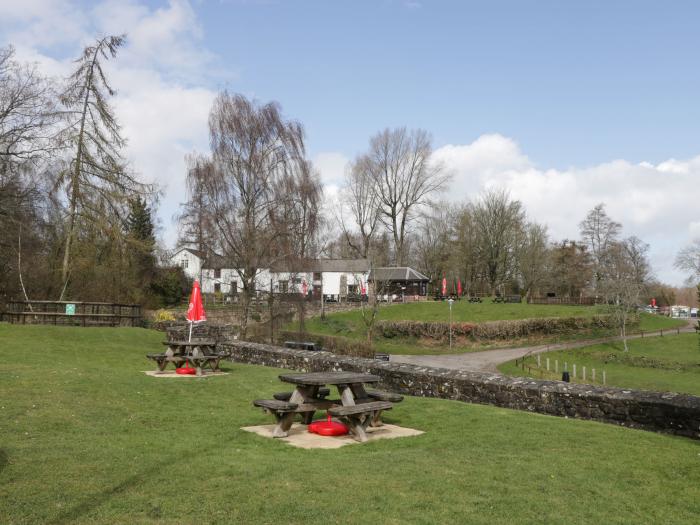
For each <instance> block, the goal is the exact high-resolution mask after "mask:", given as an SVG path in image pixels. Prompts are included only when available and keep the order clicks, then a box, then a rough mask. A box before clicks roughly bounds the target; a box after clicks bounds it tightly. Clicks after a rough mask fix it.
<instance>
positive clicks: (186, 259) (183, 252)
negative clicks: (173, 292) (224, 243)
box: [170, 248, 204, 279]
mask: <svg viewBox="0 0 700 525" xmlns="http://www.w3.org/2000/svg"><path fill="white" fill-rule="evenodd" d="M203 263H204V253H203V252H200V251H199V250H193V249H191V248H179V249H178V250H176V251H175V252H174V253H173V254H172V255H171V256H170V264H171V265H172V266H179V267H180V268H182V270H183V271H184V272H185V275H186V276H187V277H189V278H190V279H199V272H200V271H201V270H202V264H203Z"/></svg>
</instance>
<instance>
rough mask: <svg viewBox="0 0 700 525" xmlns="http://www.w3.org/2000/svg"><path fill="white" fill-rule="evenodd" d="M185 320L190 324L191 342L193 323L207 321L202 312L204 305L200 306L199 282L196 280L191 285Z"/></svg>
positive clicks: (190, 338) (204, 313)
mask: <svg viewBox="0 0 700 525" xmlns="http://www.w3.org/2000/svg"><path fill="white" fill-rule="evenodd" d="M187 320H188V321H189V322H190V337H189V340H190V341H192V325H193V324H194V323H201V322H204V321H206V320H207V314H206V312H205V311H204V304H202V290H201V289H200V287H199V281H197V280H196V279H195V281H194V284H193V285H192V294H191V295H190V305H189V307H188V308H187Z"/></svg>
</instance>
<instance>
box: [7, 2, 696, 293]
mask: <svg viewBox="0 0 700 525" xmlns="http://www.w3.org/2000/svg"><path fill="white" fill-rule="evenodd" d="M699 20H700V2H689V1H688V2H681V1H668V2H650V1H634V2H632V1H613V0H609V1H606V2H602V1H585V2H584V1H579V2H574V1H568V2H567V1H545V0H541V1H525V0H523V1H489V2H486V1H483V2H468V1H465V2H456V1H432V2H430V1H405V0H377V1H374V2H370V1H345V2H341V1H336V2H333V1H274V0H262V1H255V0H219V1H207V0H201V1H197V0H158V1H154V0H153V1H152V0H99V1H94V2H85V1H82V0H25V1H23V2H16V1H14V0H9V1H8V0H0V46H2V45H6V44H13V45H14V46H15V47H16V49H17V56H18V58H19V59H21V60H25V61H31V62H36V63H37V64H38V67H39V68H40V69H41V70H42V71H43V72H45V73H46V74H48V75H51V76H54V77H57V78H61V77H65V76H66V75H67V74H68V73H69V72H70V70H71V68H72V65H71V59H72V58H74V57H75V56H77V55H78V54H79V52H80V49H81V48H82V46H84V45H85V44H86V43H88V42H90V41H91V40H92V39H94V37H95V36H96V35H100V34H109V33H113V34H114V33H123V32H125V33H127V34H128V45H127V46H126V47H125V48H124V49H123V50H121V51H120V53H119V56H118V57H117V59H116V60H114V61H112V62H110V64H109V65H108V71H109V75H110V78H111V79H112V83H113V85H114V87H115V88H116V89H117V91H118V94H117V95H116V97H115V98H114V100H113V103H114V107H115V111H116V113H117V117H118V119H119V121H120V122H121V123H122V125H123V130H124V134H125V136H126V137H127V138H128V140H129V145H128V148H127V151H126V155H127V157H128V159H129V160H130V162H131V164H132V167H133V169H134V170H136V171H137V172H139V173H141V174H142V176H143V177H144V178H145V179H148V180H154V181H156V182H158V183H159V184H160V185H161V187H162V188H163V199H162V201H161V204H160V208H159V212H158V213H159V218H160V223H161V233H162V237H163V239H164V242H165V243H166V244H167V245H169V246H172V245H173V244H174V241H175V239H176V236H177V228H176V226H175V224H174V223H173V222H172V217H173V215H174V214H175V213H176V212H177V208H178V205H179V203H180V202H182V201H183V199H184V180H185V166H184V156H185V154H186V153H188V152H191V151H193V150H195V149H196V150H200V151H205V150H206V149H207V147H208V136H207V116H208V111H209V108H210V107H211V102H212V100H213V98H214V97H215V96H216V93H217V91H219V90H220V89H223V88H226V89H229V90H231V91H235V92H240V93H244V94H246V95H248V96H251V97H256V98H258V99H259V100H261V101H263V102H266V101H269V100H277V101H279V102H280V103H281V105H282V107H283V110H284V112H285V114H286V115H287V116H288V117H291V118H295V119H298V120H300V121H301V122H302V123H303V124H304V125H305V127H306V131H307V147H308V152H309V156H310V157H311V158H312V160H314V162H315V164H316V166H317V168H318V170H319V172H320V174H321V177H322V180H323V182H324V184H325V186H326V192H327V203H328V208H329V209H330V210H332V209H337V208H338V206H336V204H337V198H338V187H339V186H340V185H341V184H342V179H343V173H344V170H345V167H346V165H347V162H348V161H349V160H351V159H352V158H353V157H354V156H355V155H356V154H358V153H360V152H361V151H362V150H363V149H364V148H365V147H366V145H367V142H368V139H369V138H370V136H371V135H372V134H374V133H376V132H377V131H379V130H381V129H383V128H385V127H395V126H402V125H406V126H408V127H420V128H424V129H426V130H428V131H429V132H431V133H432V135H433V138H434V146H435V148H436V151H435V158H436V159H437V160H439V161H440V162H442V163H443V164H444V166H445V169H447V170H448V171H450V173H451V174H452V175H453V180H452V183H451V185H450V188H449V191H448V192H446V193H445V194H444V195H443V196H442V198H445V199H447V200H451V201H454V202H465V201H467V200H471V199H475V198H478V195H479V194H480V192H482V191H483V190H484V189H486V188H490V187H499V188H504V189H506V190H508V191H509V192H510V193H511V195H512V196H513V198H517V199H520V200H521V201H522V202H523V203H524V205H525V208H526V209H527V212H528V215H529V216H530V218H532V219H533V220H537V221H540V222H544V223H546V224H547V225H548V226H549V232H550V236H551V238H552V239H553V240H561V239H564V238H575V237H577V236H578V223H579V222H580V221H581V220H582V219H583V217H584V216H585V214H586V212H587V211H588V210H589V209H591V208H592V207H593V206H595V205H596V204H598V203H599V202H605V203H606V204H607V209H608V212H609V213H610V215H611V216H612V217H613V218H615V219H616V220H618V221H620V222H622V223H623V226H624V234H625V235H632V234H634V235H638V236H639V237H641V238H642V239H644V240H645V241H646V242H648V243H650V245H651V258H652V263H653V266H654V269H655V271H656V273H657V275H658V276H659V278H661V279H663V280H665V281H668V282H671V283H675V284H680V283H681V282H682V281H683V278H684V276H683V275H682V274H681V273H680V272H678V271H677V270H675V269H674V268H673V258H674V257H675V254H676V253H677V252H678V250H679V249H680V248H681V247H682V246H683V245H685V244H687V243H688V242H690V241H691V240H692V239H694V238H700V217H699V216H698V215H699V214H698V213H697V212H696V211H695V210H696V209H697V201H698V197H700V192H699V191H698V189H697V188H698V184H697V181H698V180H700V144H699V140H698V139H699V138H700V103H699V98H700V64H699V63H698V62H700V59H699V58H698V57H700V31H698V29H697V23H698V21H699ZM340 204H342V203H340Z"/></svg>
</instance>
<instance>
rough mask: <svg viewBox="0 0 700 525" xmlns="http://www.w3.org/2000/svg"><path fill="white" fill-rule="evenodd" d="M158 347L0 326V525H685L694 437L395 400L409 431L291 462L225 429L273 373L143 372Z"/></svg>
mask: <svg viewBox="0 0 700 525" xmlns="http://www.w3.org/2000/svg"><path fill="white" fill-rule="evenodd" d="M162 339H163V335H162V334H160V333H156V332H152V331H147V330H142V329H126V328H125V329H100V328H86V329H85V328H84V329H81V328H64V327H29V326H26V327H24V326H17V327H13V326H8V325H1V324H0V341H2V345H0V352H2V353H3V354H4V355H3V356H2V360H0V373H2V381H0V394H1V395H2V401H0V414H2V425H0V523H8V524H13V523H32V524H33V523H69V522H70V523H75V522H77V523H101V524H114V523H177V524H182V523H197V524H200V523H300V524H301V523H309V522H313V521H317V520H318V518H317V517H322V519H323V520H324V521H327V522H336V523H366V522H368V521H371V522H374V523H396V524H398V523H401V524H403V523H422V524H433V523H466V522H469V523H489V524H491V523H511V522H518V523H548V522H549V523H551V522H558V523H562V522H565V523H595V522H600V523H634V524H637V523H659V522H665V523H669V522H673V523H697V517H698V515H699V513H700V442H697V441H692V440H689V439H684V438H679V437H672V436H666V435H660V434H653V433H650V432H643V431H638V430H629V429H626V428H621V427H615V426H612V425H605V424H601V423H595V422H589V421H576V420H570V419H560V418H555V417H548V416H542V415H537V414H530V413H526V412H517V411H511V410H505V409H499V408H494V407H488V406H481V405H470V404H465V403H460V402H452V401H443V400H436V399H422V398H407V399H406V400H405V401H404V402H403V403H402V404H401V405H399V406H398V407H397V408H396V409H395V410H393V411H392V412H389V413H388V414H387V415H386V420H387V421H388V422H390V423H395V424H399V425H402V426H407V427H413V428H418V429H421V430H425V431H426V433H425V434H424V435H421V436H418V437H413V438H404V439H397V440H384V441H378V442H375V443H372V442H370V443H367V444H364V445H352V446H348V447H345V448H342V449H338V450H301V449H295V448H292V447H290V446H288V445H286V444H284V443H281V442H278V441H273V440H271V439H265V438H261V437H259V436H256V435H253V434H250V433H247V432H244V431H242V430H240V427H241V426H245V425H254V424H261V423H266V422H269V421H270V419H271V418H270V417H269V416H266V415H264V414H262V413H261V412H260V411H258V410H257V409H254V408H253V407H252V406H251V400H253V399H255V398H257V397H262V396H269V395H270V394H272V393H273V392H275V391H279V389H280V388H284V387H283V385H282V384H281V383H280V382H279V380H278V379H277V374H278V373H279V370H276V369H271V368H264V367H256V366H248V365H240V364H229V365H227V366H226V368H228V370H229V371H230V372H231V374H230V375H228V376H224V377H215V378H210V379H206V380H197V379H194V380H192V379H190V380H168V379H157V378H153V377H148V376H146V375H144V374H143V373H142V370H147V369H150V368H151V366H152V365H151V363H150V362H148V361H146V359H145V358H144V354H146V353H147V352H153V351H158V350H161V349H162V346H161V345H160V344H159V343H160V341H161V340H162ZM669 339H670V338H669Z"/></svg>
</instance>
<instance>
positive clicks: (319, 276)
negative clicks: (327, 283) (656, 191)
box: [314, 272, 321, 281]
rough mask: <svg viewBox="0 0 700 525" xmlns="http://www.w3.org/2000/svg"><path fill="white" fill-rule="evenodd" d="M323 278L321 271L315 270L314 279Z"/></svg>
mask: <svg viewBox="0 0 700 525" xmlns="http://www.w3.org/2000/svg"><path fill="white" fill-rule="evenodd" d="M320 280H321V272H314V281H320Z"/></svg>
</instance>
